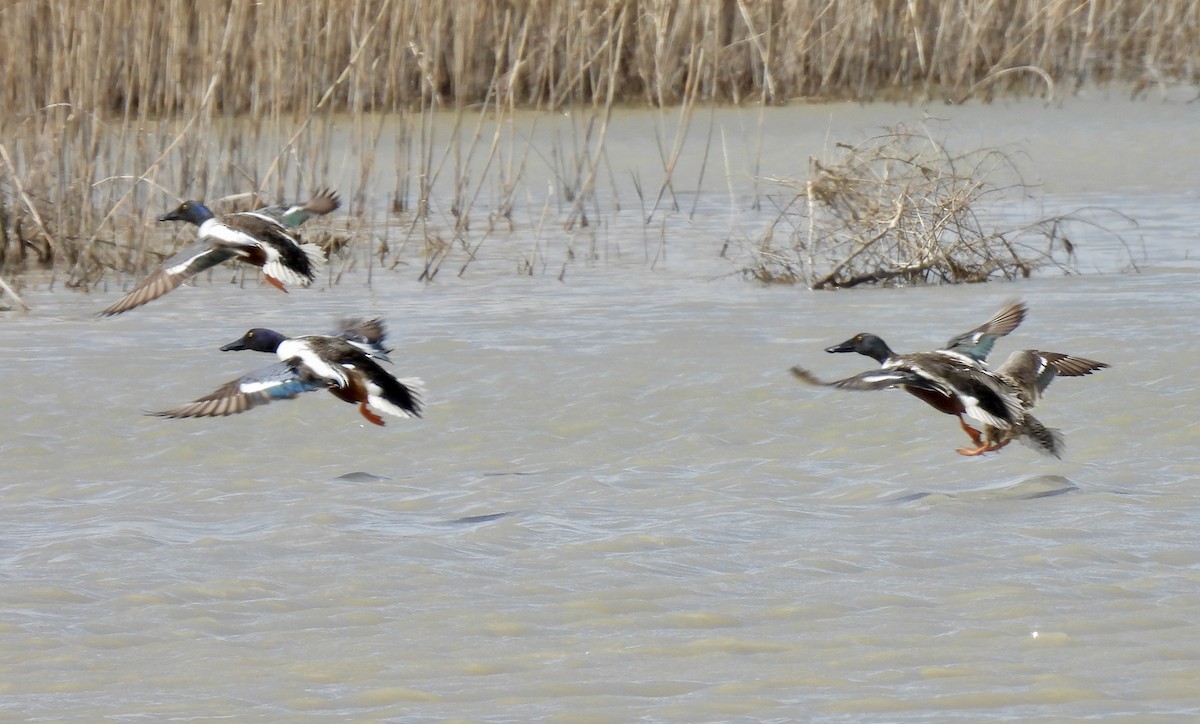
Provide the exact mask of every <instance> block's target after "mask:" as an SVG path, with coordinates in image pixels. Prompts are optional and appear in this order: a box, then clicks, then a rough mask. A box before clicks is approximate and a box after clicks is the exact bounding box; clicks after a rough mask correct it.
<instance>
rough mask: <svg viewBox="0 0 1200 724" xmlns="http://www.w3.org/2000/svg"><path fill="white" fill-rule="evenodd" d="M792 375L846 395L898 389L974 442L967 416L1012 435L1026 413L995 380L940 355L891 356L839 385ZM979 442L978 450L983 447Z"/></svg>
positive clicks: (974, 432) (798, 370)
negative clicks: (954, 420) (955, 422)
mask: <svg viewBox="0 0 1200 724" xmlns="http://www.w3.org/2000/svg"><path fill="white" fill-rule="evenodd" d="M791 371H792V374H793V375H794V376H795V377H796V378H797V379H799V380H800V381H802V382H805V383H807V384H810V385H821V386H827V387H839V388H842V389H847V390H884V389H887V388H889V387H899V388H901V389H904V390H906V391H908V392H910V393H911V394H913V395H916V396H917V397H919V398H921V399H922V400H924V401H925V402H927V403H929V404H930V405H931V406H933V407H934V408H936V409H938V410H940V411H942V412H945V413H947V414H951V415H956V416H957V417H958V419H959V422H960V424H961V425H962V427H963V429H964V430H966V431H967V434H968V435H971V436H972V440H973V441H974V440H975V438H976V437H978V436H979V432H978V431H977V430H975V429H974V428H972V427H971V426H970V425H968V424H967V423H966V421H965V420H963V417H962V416H963V415H966V416H968V417H971V418H974V419H975V420H978V421H979V422H980V423H982V424H983V425H990V426H992V427H994V428H997V429H999V430H1005V431H1007V430H1008V429H1010V428H1011V427H1012V425H1013V421H1014V420H1017V419H1020V418H1021V416H1022V414H1023V410H1022V408H1021V401H1020V399H1019V398H1018V397H1017V394H1016V391H1015V390H1013V389H1011V388H1009V387H1008V385H1006V384H1005V383H1004V381H1003V380H1001V379H1000V378H999V377H997V376H996V375H994V374H992V373H990V372H988V371H986V370H984V369H982V368H980V367H978V366H976V365H974V364H971V363H969V362H965V361H963V360H959V359H955V358H954V357H952V356H950V355H946V354H942V353H941V352H917V353H914V354H903V355H897V354H892V355H891V356H890V357H889V359H888V361H887V362H885V363H884V364H883V367H882V368H880V369H878V370H870V371H869V372H863V373H862V374H858V375H855V376H853V377H847V378H846V379H844V380H837V381H835V382H822V381H821V380H819V379H817V378H816V377H814V376H813V375H812V374H811V373H810V372H808V371H807V370H805V369H804V368H802V367H798V366H797V367H793V368H792V370H791ZM983 442H984V441H983V440H982V439H980V440H979V443H978V445H980V446H982V445H983Z"/></svg>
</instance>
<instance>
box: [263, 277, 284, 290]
mask: <svg viewBox="0 0 1200 724" xmlns="http://www.w3.org/2000/svg"><path fill="white" fill-rule="evenodd" d="M264 276H266V277H267V282H268V283H269V284H270V285H271V286H273V287H275V288H276V289H278V290H279V291H281V292H283V293H284V294H287V293H288V290H287V289H285V288H284V286H283V282H281V281H279V280H278V279H276V278H275V277H273V276H271V275H270V274H266V275H264Z"/></svg>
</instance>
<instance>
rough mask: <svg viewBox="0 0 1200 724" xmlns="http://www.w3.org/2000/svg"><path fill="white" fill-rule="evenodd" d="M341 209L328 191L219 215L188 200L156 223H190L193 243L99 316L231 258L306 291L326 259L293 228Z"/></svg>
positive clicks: (130, 306) (137, 304)
mask: <svg viewBox="0 0 1200 724" xmlns="http://www.w3.org/2000/svg"><path fill="white" fill-rule="evenodd" d="M340 205H341V201H340V200H339V199H338V196H337V194H336V193H334V192H332V191H329V190H323V191H320V192H318V193H317V194H316V195H314V196H313V197H312V199H310V200H309V201H308V202H307V203H305V204H301V205H294V206H269V207H264V208H262V209H258V210H256V211H239V212H236V213H232V214H222V215H220V216H218V215H216V214H214V213H213V212H212V211H211V210H209V208H208V207H207V206H205V205H204V204H201V203H200V202H198V201H185V202H183V203H182V204H180V205H179V206H178V207H177V208H176V209H174V210H173V211H170V212H168V213H166V214H163V215H162V216H160V217H158V220H159V221H186V222H188V223H190V224H193V225H195V226H197V227H199V230H198V232H197V234H196V241H195V243H193V244H192V245H191V246H189V247H188V248H186V249H184V250H183V251H181V252H179V253H178V254H176V255H175V256H173V257H171V258H170V259H169V260H167V262H166V263H164V264H163V266H162V267H161V268H160V269H159V270H158V271H156V272H154V273H153V274H151V275H150V276H148V277H146V278H145V279H143V280H142V281H141V282H140V283H138V285H137V286H136V287H134V288H133V290H131V291H130V292H129V293H128V294H126V295H125V296H123V297H121V298H120V299H118V300H117V301H116V302H114V303H113V304H112V305H110V306H109V307H108V308H107V309H105V310H104V311H102V312H100V314H101V315H102V316H105V317H111V316H113V315H116V314H121V313H122V312H127V311H129V310H130V309H133V308H135V307H140V306H141V305H143V304H145V303H147V302H150V301H153V300H155V299H158V298H159V297H161V296H163V295H164V294H166V293H167V292H170V291H171V290H173V289H176V288H177V287H179V285H181V284H183V283H184V282H186V281H187V280H188V279H191V278H192V277H194V276H196V275H197V274H199V273H200V272H203V271H204V270H206V269H210V268H212V267H214V266H216V265H217V264H220V263H221V262H223V261H228V260H230V259H239V260H241V261H244V262H246V263H248V264H253V265H255V266H258V267H261V268H262V270H263V275H264V276H265V277H266V279H267V281H268V282H269V283H270V284H271V285H272V286H274V287H275V288H277V289H279V290H280V291H283V292H286V291H287V288H286V287H285V286H284V285H285V284H299V285H300V286H308V285H309V284H311V283H312V282H313V280H314V279H316V276H317V269H318V268H319V267H320V265H321V264H323V263H324V261H325V254H324V252H322V251H321V248H320V247H318V246H317V245H315V244H306V243H303V242H301V240H300V237H299V236H298V235H297V234H296V232H295V229H296V227H298V226H300V225H301V224H303V223H304V222H305V221H307V220H308V219H309V218H311V217H313V216H318V215H325V214H328V213H330V212H332V211H334V210H335V209H337V208H338V206H340Z"/></svg>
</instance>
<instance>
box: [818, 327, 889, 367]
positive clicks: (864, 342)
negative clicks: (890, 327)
mask: <svg viewBox="0 0 1200 724" xmlns="http://www.w3.org/2000/svg"><path fill="white" fill-rule="evenodd" d="M825 351H826V352H858V353H859V354H861V355H864V356H866V357H870V358H871V359H873V360H875V361H876V362H878V363H879V364H883V363H884V362H887V361H888V360H889V359H891V358H892V357H894V356H895V354H896V353H895V352H893V351H892V348H891V347H888V346H887V342H884V341H883V340H882V339H880V338H879V337H876V336H875V335H873V334H871V333H869V332H859V333H858V334H856V335H854V336H853V337H851V338H850V339H848V340H846V341H845V342H842V343H841V344H835V345H833V346H832V347H826V348H825Z"/></svg>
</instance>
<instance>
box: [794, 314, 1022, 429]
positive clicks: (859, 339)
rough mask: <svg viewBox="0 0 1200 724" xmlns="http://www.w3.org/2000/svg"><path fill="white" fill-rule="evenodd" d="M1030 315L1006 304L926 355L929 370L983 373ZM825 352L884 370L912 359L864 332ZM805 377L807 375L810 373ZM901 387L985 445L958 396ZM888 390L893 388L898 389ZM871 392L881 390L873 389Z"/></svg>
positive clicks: (922, 387)
mask: <svg viewBox="0 0 1200 724" xmlns="http://www.w3.org/2000/svg"><path fill="white" fill-rule="evenodd" d="M1027 311H1028V309H1027V307H1026V306H1025V304H1024V303H1023V302H1020V301H1017V300H1012V301H1009V302H1006V303H1005V304H1004V306H1003V307H1001V308H1000V310H999V311H998V312H996V313H995V314H993V315H992V317H991V319H989V320H988V321H986V322H984V323H983V324H981V325H979V326H978V327H976V328H975V329H972V330H971V331H969V332H963V333H962V334H959V335H955V336H954V337H951V338H950V341H948V342H946V346H945V347H943V348H942V349H940V350H938V351H936V352H928V353H924V354H927V355H935V356H933V357H929V358H928V359H926V361H925V364H926V366H929V365H934V364H938V366H941V365H940V363H941V362H943V361H946V362H959V363H962V364H966V365H968V366H971V367H978V368H981V369H982V364H983V363H984V361H986V360H987V356H988V354H990V353H991V351H992V347H994V346H995V344H996V340H997V339H998V338H1000V337H1003V336H1004V335H1006V334H1008V333H1009V332H1011V331H1013V330H1014V329H1016V328H1017V327H1018V326H1019V325H1020V324H1021V322H1022V321H1023V320H1024V319H1025V314H1026V312H1027ZM825 351H826V352H857V353H859V354H861V355H864V356H866V357H870V358H871V359H873V360H875V361H876V362H878V363H879V364H880V365H883V366H884V367H888V366H889V365H894V364H898V363H899V362H900V361H902V359H903V358H905V357H912V355H898V354H896V353H895V352H893V351H892V348H891V347H889V346H888V344H887V342H885V341H883V339H882V338H881V337H878V336H876V335H874V334H871V333H869V332H860V333H858V334H856V335H854V336H853V337H851V338H850V339H848V340H846V341H845V342H842V343H841V344H835V345H833V346H832V347H826V348H825ZM953 368H954V366H953V365H952V366H951V367H950V368H949V369H950V370H953ZM796 370H800V372H804V371H803V370H802V369H800V368H794V369H793V373H796ZM804 374H805V375H807V373H806V372H805V373H804ZM797 376H798V377H800V379H806V378H805V377H804V376H803V375H800V374H798V373H797ZM851 379H854V378H851ZM843 381H845V380H843ZM899 384H900V387H901V388H902V389H903V390H904V391H905V392H908V393H909V394H911V395H913V396H915V397H918V398H920V399H921V400H924V401H925V402H926V403H928V404H929V405H930V406H931V407H933V408H934V409H936V410H939V411H941V412H944V413H946V414H947V415H954V416H955V417H957V418H958V423H959V425H961V426H962V429H963V431H964V432H966V433H967V436H968V437H970V438H971V442H972V443H973V444H974V445H975V446H976V447H979V446H982V445H983V444H984V443H983V437H982V436H981V435H980V432H979V431H978V430H976V429H975V428H973V427H971V426H970V425H968V424H967V421H966V420H964V419H963V414H965V413H966V412H967V408H966V406H965V405H964V404H963V401H962V400H960V399H959V397H958V395H955V394H952V393H950V392H948V391H947V390H946V388H941V389H930V387H929V386H928V385H913V384H904V383H899ZM845 386H849V385H845ZM885 386H889V387H890V386H894V385H885ZM867 389H878V388H874V387H871V388H867ZM992 402H993V403H994V402H995V401H994V400H992Z"/></svg>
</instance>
